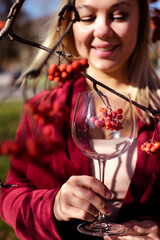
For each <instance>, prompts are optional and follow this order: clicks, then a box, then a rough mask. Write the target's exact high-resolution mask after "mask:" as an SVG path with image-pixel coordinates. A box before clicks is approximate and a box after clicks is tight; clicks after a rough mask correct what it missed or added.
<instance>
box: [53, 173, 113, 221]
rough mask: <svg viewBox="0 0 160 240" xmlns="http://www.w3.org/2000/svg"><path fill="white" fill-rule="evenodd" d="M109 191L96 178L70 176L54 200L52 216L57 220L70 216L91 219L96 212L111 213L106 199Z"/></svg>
mask: <svg viewBox="0 0 160 240" xmlns="http://www.w3.org/2000/svg"><path fill="white" fill-rule="evenodd" d="M110 198H111V192H110V191H109V190H108V188H107V187H106V186H105V185H104V184H103V183H101V182H100V181H99V180H98V179H96V178H95V177H91V176H72V177H70V178H69V180H68V181H67V182H66V183H65V184H64V185H62V187H61V189H60V190H59V192H58V193H57V196H56V198H55V202H54V207H53V211H54V216H55V218H56V219H57V220H59V221H68V220H70V219H72V218H76V219H81V220H85V221H93V220H94V219H95V217H97V216H98V212H99V211H100V212H101V213H103V214H105V215H110V214H111V209H110V208H109V206H108V205H107V201H106V199H110Z"/></svg>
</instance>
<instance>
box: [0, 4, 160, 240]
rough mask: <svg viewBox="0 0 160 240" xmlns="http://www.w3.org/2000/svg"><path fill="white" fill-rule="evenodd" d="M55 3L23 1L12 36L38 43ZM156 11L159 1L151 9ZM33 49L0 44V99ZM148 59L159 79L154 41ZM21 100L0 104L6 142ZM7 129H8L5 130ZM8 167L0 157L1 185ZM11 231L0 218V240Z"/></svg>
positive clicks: (1, 12)
mask: <svg viewBox="0 0 160 240" xmlns="http://www.w3.org/2000/svg"><path fill="white" fill-rule="evenodd" d="M14 2H15V0H7V1H6V0H0V22H1V21H5V20H6V17H7V15H8V13H9V9H10V7H11V6H12V4H13V3H14ZM58 2H59V0H26V1H25V3H24V5H23V7H22V9H21V12H20V14H19V17H18V19H17V20H16V25H15V33H16V34H17V35H19V36H21V37H23V38H25V39H28V40H31V41H35V42H39V39H41V38H42V37H43V35H44V34H45V26H46V22H47V20H48V18H49V16H50V15H51V14H54V12H55V10H56V7H57V5H58ZM152 6H153V7H156V8H159V9H160V0H158V1H156V2H155V3H153V4H152V5H151V7H152ZM34 52H35V49H34V48H33V47H30V46H27V45H24V44H21V43H17V42H14V41H11V40H9V39H8V38H5V39H2V40H1V41H0V97H2V96H3V94H4V93H5V92H7V91H8V90H9V89H10V88H11V87H12V85H13V83H14V82H15V81H16V79H17V78H18V77H19V75H20V74H21V72H22V71H24V69H25V68H26V66H29V64H30V62H31V61H32V59H33V58H34ZM151 58H152V63H153V66H154V68H155V69H156V71H157V73H158V74H159V75H160V44H159V41H157V42H156V43H155V44H153V46H152V47H151ZM22 104H23V102H22V97H21V95H20V94H18V91H16V94H13V95H11V96H10V97H9V98H8V99H7V101H2V102H0V136H1V135H2V133H3V131H4V129H7V134H8V136H9V137H10V138H13V137H14V136H15V132H16V128H17V125H18V121H19V117H20V113H21V109H22ZM9 126H11V127H9ZM9 165H10V158H9V157H8V156H4V157H2V156H0V178H1V180H2V182H5V179H6V176H7V173H8V170H9ZM16 239H18V238H16V236H15V233H14V231H13V229H12V228H11V227H9V226H8V225H7V224H6V223H4V222H3V221H2V219H1V218H0V240H16Z"/></svg>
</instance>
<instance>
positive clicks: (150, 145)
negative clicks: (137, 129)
mask: <svg viewBox="0 0 160 240" xmlns="http://www.w3.org/2000/svg"><path fill="white" fill-rule="evenodd" d="M141 150H142V151H144V152H146V153H147V154H153V153H155V154H160V142H156V141H154V140H150V141H148V142H145V143H143V144H142V145H141Z"/></svg>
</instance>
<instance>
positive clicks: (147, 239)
mask: <svg viewBox="0 0 160 240" xmlns="http://www.w3.org/2000/svg"><path fill="white" fill-rule="evenodd" d="M123 225H124V226H125V227H126V232H125V233H124V234H123V235H121V236H114V237H104V240H110V239H112V240H160V229H159V227H158V225H157V223H155V222H153V221H151V220H144V221H141V222H139V221H136V220H132V221H129V222H127V223H124V224H123Z"/></svg>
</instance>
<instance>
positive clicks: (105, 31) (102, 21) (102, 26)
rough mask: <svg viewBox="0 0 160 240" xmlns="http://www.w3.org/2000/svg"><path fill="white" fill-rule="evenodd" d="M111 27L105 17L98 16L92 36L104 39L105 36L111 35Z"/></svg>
mask: <svg viewBox="0 0 160 240" xmlns="http://www.w3.org/2000/svg"><path fill="white" fill-rule="evenodd" d="M112 35H113V29H112V27H111V23H110V21H108V20H107V19H106V17H103V16H100V17H99V18H97V19H96V21H95V28H94V37H97V38H100V39H106V38H107V37H112Z"/></svg>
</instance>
